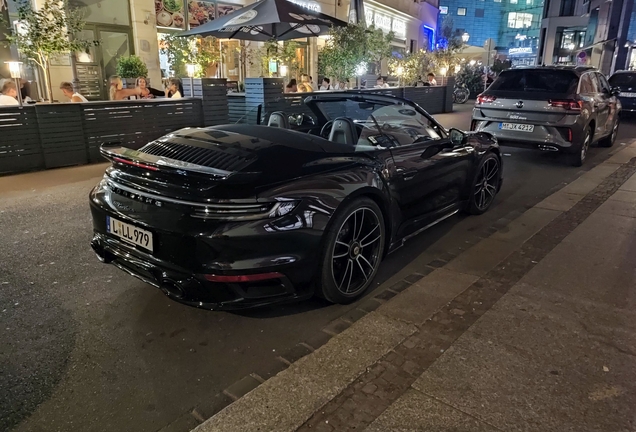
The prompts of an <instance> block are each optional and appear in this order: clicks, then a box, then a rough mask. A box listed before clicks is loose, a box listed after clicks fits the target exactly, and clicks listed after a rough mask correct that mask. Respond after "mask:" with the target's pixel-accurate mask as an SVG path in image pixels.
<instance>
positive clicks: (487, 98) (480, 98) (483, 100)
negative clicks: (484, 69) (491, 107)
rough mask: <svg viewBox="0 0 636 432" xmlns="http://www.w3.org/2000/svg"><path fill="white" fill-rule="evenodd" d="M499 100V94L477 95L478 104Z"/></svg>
mask: <svg viewBox="0 0 636 432" xmlns="http://www.w3.org/2000/svg"><path fill="white" fill-rule="evenodd" d="M496 100H497V96H490V95H479V96H477V105H481V104H484V103H491V102H494V101H496Z"/></svg>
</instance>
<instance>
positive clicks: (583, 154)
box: [569, 126, 592, 167]
mask: <svg viewBox="0 0 636 432" xmlns="http://www.w3.org/2000/svg"><path fill="white" fill-rule="evenodd" d="M591 141H592V128H591V127H589V126H587V127H586V128H585V132H584V135H583V141H582V142H581V144H579V145H578V146H576V147H575V148H576V150H575V152H574V153H572V154H571V155H569V158H570V165H572V166H575V167H580V166H583V163H584V162H585V159H587V152H588V151H589V149H590V144H591Z"/></svg>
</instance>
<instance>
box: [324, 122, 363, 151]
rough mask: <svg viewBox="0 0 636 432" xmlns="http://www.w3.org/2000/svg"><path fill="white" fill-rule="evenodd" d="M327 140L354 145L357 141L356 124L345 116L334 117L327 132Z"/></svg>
mask: <svg viewBox="0 0 636 432" xmlns="http://www.w3.org/2000/svg"><path fill="white" fill-rule="evenodd" d="M329 141H333V142H337V143H340V144H349V145H353V146H354V145H356V144H357V143H358V138H357V131H356V124H355V123H354V122H353V120H351V119H350V118H347V117H338V118H336V119H335V120H334V121H333V125H332V126H331V132H329Z"/></svg>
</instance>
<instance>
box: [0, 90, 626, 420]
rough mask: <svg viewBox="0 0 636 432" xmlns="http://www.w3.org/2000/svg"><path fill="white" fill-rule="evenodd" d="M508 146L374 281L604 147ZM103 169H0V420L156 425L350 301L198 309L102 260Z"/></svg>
mask: <svg viewBox="0 0 636 432" xmlns="http://www.w3.org/2000/svg"><path fill="white" fill-rule="evenodd" d="M458 110H459V112H457V113H454V114H448V115H440V116H438V118H439V119H440V120H441V122H442V123H443V124H444V125H445V126H447V127H451V126H454V127H460V128H467V127H468V124H469V110H470V102H469V104H467V105H463V106H459V107H458ZM635 137H636V123H634V122H632V123H628V122H627V121H625V122H624V123H623V124H622V126H621V129H620V133H619V138H618V140H617V144H616V145H617V146H619V145H621V144H620V143H624V142H627V141H628V140H631V139H633V138H635ZM504 153H505V160H504V163H505V168H504V169H505V182H504V186H503V189H502V191H501V193H500V194H499V196H498V198H497V200H496V202H495V205H494V207H493V208H492V209H491V211H489V212H488V213H487V214H485V215H482V216H479V217H460V216H457V217H454V218H451V219H449V220H448V221H446V222H444V223H443V224H441V225H439V226H437V227H434V228H433V229H431V230H429V231H427V232H425V233H423V234H422V235H420V236H418V237H416V238H414V239H412V240H411V241H410V242H408V243H407V245H406V246H405V247H403V248H401V249H400V250H398V251H397V252H395V253H394V254H392V255H390V256H389V257H388V258H387V259H386V260H385V262H384V263H383V264H382V267H381V269H380V272H379V274H378V277H377V284H378V285H380V284H381V283H382V282H383V281H387V280H389V279H395V278H398V277H401V276H400V272H404V270H405V267H406V266H409V265H410V266H413V265H416V264H417V262H418V260H421V259H422V257H423V256H426V255H429V256H430V255H435V254H438V253H443V252H444V250H445V249H446V248H450V247H451V246H456V245H458V244H461V243H464V242H465V239H467V238H469V237H470V235H471V233H472V232H474V231H475V230H477V229H479V228H480V227H484V226H487V225H489V224H491V223H492V222H493V221H495V220H497V219H499V218H501V217H504V216H506V215H508V214H510V213H511V212H515V211H523V210H525V209H526V208H528V207H531V206H532V205H534V204H535V203H537V202H538V201H540V200H541V199H542V198H544V197H545V196H547V195H549V194H550V192H551V191H552V190H554V189H555V188H558V187H560V186H561V185H562V184H564V183H566V182H570V181H572V180H574V179H575V178H577V177H578V176H579V175H581V173H582V172H584V171H585V170H587V169H589V168H591V167H592V166H594V165H595V164H598V163H600V162H601V161H603V160H604V159H605V158H606V157H607V155H608V153H609V150H608V149H600V148H593V149H592V150H591V153H590V160H588V163H587V164H586V166H585V167H584V168H582V169H576V168H571V167H569V166H568V165H567V164H566V163H565V162H564V161H563V160H562V159H560V158H558V157H555V155H554V154H545V153H535V152H532V151H526V150H519V149H512V148H505V149H504ZM101 169H102V168H101V167H99V166H98V167H95V166H93V167H76V168H70V169H65V170H58V171H56V172H47V173H38V174H29V175H25V176H18V177H13V178H0V343H1V346H2V349H1V350H0V416H1V418H0V430H15V431H47V432H53V431H75V430H77V431H83V432H91V431H157V430H160V429H161V428H163V427H165V426H166V425H168V424H170V423H172V422H174V421H175V419H177V418H179V417H180V416H182V415H184V414H186V413H187V412H189V411H191V410H192V408H193V407H195V406H198V405H200V404H201V403H202V401H203V402H205V403H206V404H207V405H213V404H214V403H215V401H219V402H220V401H221V399H222V397H220V396H219V394H221V392H222V391H223V389H225V388H226V387H228V386H229V385H231V384H232V383H234V382H236V381H237V380H239V379H241V378H242V377H244V376H246V375H247V374H249V373H252V372H255V371H258V370H262V369H267V367H268V365H271V364H273V363H274V362H275V361H276V360H274V359H275V357H276V355H277V353H280V352H283V351H285V350H286V349H288V348H289V347H292V346H294V345H295V344H297V343H298V342H301V341H304V340H307V339H309V338H311V337H312V336H313V335H315V334H316V333H317V332H319V331H320V329H321V328H323V327H324V326H325V325H327V324H328V323H329V322H330V321H332V320H334V319H336V318H337V317H339V316H341V315H342V314H343V313H345V312H346V311H348V310H349V309H351V308H353V307H355V304H354V305H349V306H337V305H329V304H325V303H324V302H321V301H319V300H311V301H307V302H303V303H300V304H295V305H289V306H285V307H277V308H273V309H265V310H260V311H249V312H242V313H223V312H208V311H203V310H198V309H194V308H190V307H187V306H183V305H180V304H177V303H174V302H172V301H170V300H168V299H167V298H166V297H165V296H164V295H163V294H162V293H161V292H160V291H159V290H156V289H154V288H152V287H149V286H146V285H145V284H143V283H142V282H139V281H137V280H136V279H134V278H132V277H129V276H127V275H125V274H123V273H122V272H120V271H119V270H117V269H115V268H114V267H112V266H107V265H103V264H101V263H99V262H98V261H97V260H96V259H95V257H94V255H93V253H92V251H91V249H90V247H89V241H90V238H91V223H90V216H89V212H88V200H87V194H88V191H89V190H90V188H91V187H92V186H93V185H94V184H95V183H96V181H97V178H98V177H97V175H98V172H99V171H100V170H101ZM414 263H415V264H414ZM380 289H381V288H380ZM376 293H377V291H376Z"/></svg>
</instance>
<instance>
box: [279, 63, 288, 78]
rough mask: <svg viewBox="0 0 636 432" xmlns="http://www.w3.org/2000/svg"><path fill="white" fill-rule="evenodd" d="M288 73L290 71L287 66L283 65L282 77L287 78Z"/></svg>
mask: <svg viewBox="0 0 636 432" xmlns="http://www.w3.org/2000/svg"><path fill="white" fill-rule="evenodd" d="M287 71H288V68H287V66H285V65H281V67H280V75H281V76H287Z"/></svg>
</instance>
